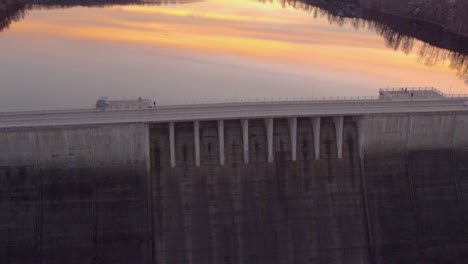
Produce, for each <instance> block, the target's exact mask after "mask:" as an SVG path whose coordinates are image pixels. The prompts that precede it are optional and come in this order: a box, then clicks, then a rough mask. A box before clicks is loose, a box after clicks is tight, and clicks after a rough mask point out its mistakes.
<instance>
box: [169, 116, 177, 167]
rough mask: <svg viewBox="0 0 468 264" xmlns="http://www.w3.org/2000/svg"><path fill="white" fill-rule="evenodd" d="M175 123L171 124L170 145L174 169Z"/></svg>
mask: <svg viewBox="0 0 468 264" xmlns="http://www.w3.org/2000/svg"><path fill="white" fill-rule="evenodd" d="M174 133H175V132H174V122H170V123H169V144H170V155H171V167H172V168H174V167H175V165H176V162H175V134H174Z"/></svg>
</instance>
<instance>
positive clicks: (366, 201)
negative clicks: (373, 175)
mask: <svg viewBox="0 0 468 264" xmlns="http://www.w3.org/2000/svg"><path fill="white" fill-rule="evenodd" d="M361 126H362V124H361ZM358 133H360V132H359V129H358ZM359 151H361V149H360V150H359ZM365 163H366V162H365V156H364V155H363V156H362V157H361V156H360V158H359V164H360V170H361V188H362V199H363V204H364V214H365V221H366V231H367V243H368V246H369V260H370V263H371V264H376V263H377V259H376V252H375V245H374V244H375V240H374V232H373V230H372V228H373V226H374V225H373V222H372V217H371V215H370V211H369V210H370V208H369V198H368V191H367V182H366V166H365Z"/></svg>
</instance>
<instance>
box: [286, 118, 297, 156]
mask: <svg viewBox="0 0 468 264" xmlns="http://www.w3.org/2000/svg"><path fill="white" fill-rule="evenodd" d="M288 123H289V136H290V138H291V160H292V161H296V159H297V158H296V156H297V117H291V118H289V119H288Z"/></svg>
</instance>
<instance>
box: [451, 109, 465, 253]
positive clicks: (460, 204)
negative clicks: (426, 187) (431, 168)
mask: <svg viewBox="0 0 468 264" xmlns="http://www.w3.org/2000/svg"><path fill="white" fill-rule="evenodd" d="M456 121H457V115H453V120H452V124H453V126H452V179H453V185H454V188H455V198H456V200H457V206H458V211H459V212H461V213H460V217H461V219H460V220H461V222H460V223H465V222H464V221H465V220H464V213H463V210H464V208H463V199H462V198H460V186H459V184H458V180H457V172H456V167H457V158H456V144H455V135H456V131H457V122H456ZM463 231H464V230H463V226H461V227H460V230H459V232H458V235H459V237H458V246H459V247H460V249H462V248H463V244H464V243H463ZM460 236H461V237H460ZM459 254H463V253H462V252H459Z"/></svg>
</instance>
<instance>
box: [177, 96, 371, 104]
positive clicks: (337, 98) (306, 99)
mask: <svg viewBox="0 0 468 264" xmlns="http://www.w3.org/2000/svg"><path fill="white" fill-rule="evenodd" d="M378 99H379V97H378V96H323V97H279V98H232V99H214V100H199V101H196V100H195V101H185V104H187V105H199V104H224V103H263V102H265V103H282V102H285V103H294V102H297V103H303V102H318V101H323V102H329V101H369V100H378Z"/></svg>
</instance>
